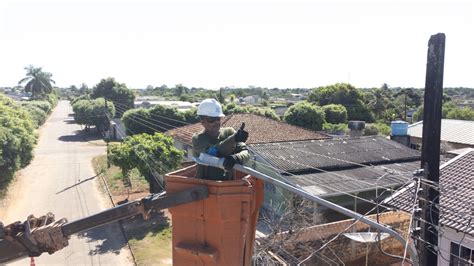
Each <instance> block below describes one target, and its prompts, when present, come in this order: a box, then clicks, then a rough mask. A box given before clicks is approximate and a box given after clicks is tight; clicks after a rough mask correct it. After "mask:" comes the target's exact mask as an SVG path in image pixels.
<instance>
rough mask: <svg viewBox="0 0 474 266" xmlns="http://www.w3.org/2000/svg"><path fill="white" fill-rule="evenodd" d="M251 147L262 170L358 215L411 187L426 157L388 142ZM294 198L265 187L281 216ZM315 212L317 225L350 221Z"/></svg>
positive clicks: (270, 203) (320, 209) (312, 142)
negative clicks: (381, 199)
mask: <svg viewBox="0 0 474 266" xmlns="http://www.w3.org/2000/svg"><path fill="white" fill-rule="evenodd" d="M249 147H250V149H251V151H252V152H253V153H254V155H255V161H256V163H255V165H254V166H253V167H254V168H255V169H256V170H258V171H260V172H263V173H266V174H268V175H271V176H273V177H275V178H278V179H280V180H282V181H284V182H287V183H290V184H293V185H294V186H296V187H299V188H301V189H303V190H305V191H307V192H309V193H311V194H313V195H317V196H320V197H322V198H327V199H328V200H330V201H333V202H335V203H337V204H339V205H341V206H344V207H347V208H350V209H353V210H355V211H358V212H365V211H367V210H369V209H370V208H371V207H373V204H368V203H367V201H371V200H373V199H375V198H376V197H378V196H381V195H382V194H383V193H386V192H387V191H389V192H390V190H392V189H394V188H397V187H400V186H402V185H404V184H406V183H407V182H409V181H410V180H411V179H412V176H411V175H412V174H411V173H412V172H413V171H415V170H416V169H418V168H419V166H420V157H421V156H420V152H419V151H417V150H413V149H410V148H408V147H406V146H404V145H402V144H399V143H397V142H394V141H391V140H389V139H386V138H384V137H382V136H367V137H360V138H347V137H346V138H340V139H322V140H302V141H292V142H279V143H261V144H250V145H249ZM384 191H385V192H384ZM385 195H388V193H387V194H385ZM354 196H356V197H358V198H359V200H357V199H355V198H354ZM292 197H293V194H292V193H291V192H288V191H286V190H284V189H281V188H279V187H275V186H273V185H272V184H266V185H265V202H264V206H265V207H267V208H269V209H271V210H272V211H273V212H276V213H277V214H282V213H283V211H284V210H287V209H288V208H289V206H290V204H293V203H292ZM310 208H312V209H308V212H312V213H313V217H312V218H313V222H314V223H324V222H331V221H337V220H340V219H343V218H344V216H342V215H339V214H337V213H335V212H333V211H331V210H327V209H326V208H325V207H322V206H318V205H317V204H314V205H313V206H310Z"/></svg>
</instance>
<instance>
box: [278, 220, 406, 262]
mask: <svg viewBox="0 0 474 266" xmlns="http://www.w3.org/2000/svg"><path fill="white" fill-rule="evenodd" d="M369 217H370V218H371V219H374V220H375V219H376V216H375V215H370V216H369ZM409 218H410V216H409V215H408V214H406V213H404V212H388V213H383V214H381V215H380V216H379V219H380V222H381V223H383V224H386V225H389V226H391V227H392V229H395V230H397V231H399V232H407V231H408V226H409V223H410V219H409ZM352 223H353V220H344V221H339V222H334V223H328V224H322V225H317V226H312V227H308V228H305V229H303V230H299V231H296V232H293V233H291V234H290V233H288V232H285V233H282V234H280V235H279V236H278V237H281V239H280V240H282V241H281V242H279V243H282V244H283V246H282V248H283V249H284V250H285V251H287V252H288V253H290V254H291V255H292V256H294V257H297V258H298V259H299V260H300V261H301V260H302V259H304V258H306V257H308V256H309V255H310V254H311V253H312V252H314V250H318V249H319V248H320V247H321V246H322V245H323V244H324V243H325V242H327V241H328V240H330V239H332V238H333V237H335V236H336V235H338V234H339V233H341V232H342V231H344V230H345V229H346V228H347V227H348V226H349V225H351V224H352ZM353 228H354V231H356V232H368V231H369V227H368V225H366V224H363V223H361V222H359V223H357V224H356V226H354V227H353ZM403 236H404V237H406V234H404V235H403ZM381 245H382V248H383V250H384V251H386V252H388V253H392V254H397V255H401V256H403V251H404V246H403V245H402V244H401V243H400V242H398V241H397V240H396V239H395V238H393V237H388V238H386V239H384V240H382V242H381ZM277 254H278V253H277ZM367 254H368V256H367V257H366V255H367ZM407 256H408V255H407ZM366 259H368V265H390V264H392V263H396V262H397V259H392V258H390V257H387V256H385V255H383V254H382V253H381V252H380V251H379V249H378V247H377V245H376V244H375V243H368V244H367V243H359V242H355V241H353V240H351V239H349V238H347V237H345V236H343V235H340V236H339V237H337V238H336V240H334V241H332V242H331V243H330V244H329V245H328V246H327V247H326V248H324V249H322V250H321V251H320V252H318V253H317V255H315V256H312V257H311V259H310V260H308V261H306V264H305V265H323V264H327V260H334V261H335V262H336V264H342V263H340V261H339V260H341V261H343V262H344V263H345V264H346V265H365V262H366ZM325 260H326V261H325ZM398 262H399V261H398Z"/></svg>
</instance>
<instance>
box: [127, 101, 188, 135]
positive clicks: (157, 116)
mask: <svg viewBox="0 0 474 266" xmlns="http://www.w3.org/2000/svg"><path fill="white" fill-rule="evenodd" d="M195 114H196V112H195V111H194V110H193V111H189V113H186V112H180V111H178V109H176V108H174V107H168V106H163V105H155V106H154V107H153V108H151V109H145V108H138V109H133V110H128V111H127V112H125V114H124V115H123V117H122V121H123V123H124V126H125V128H126V130H127V134H129V135H135V134H141V133H146V134H154V133H155V132H166V131H168V130H170V129H173V128H176V127H181V126H184V125H186V124H188V123H193V122H197V120H196V119H197V117H196V115H195ZM192 116H194V118H192Z"/></svg>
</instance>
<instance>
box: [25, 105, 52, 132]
mask: <svg viewBox="0 0 474 266" xmlns="http://www.w3.org/2000/svg"><path fill="white" fill-rule="evenodd" d="M22 107H23V109H25V111H26V112H27V113H28V114H29V115H30V117H31V121H32V122H33V125H34V126H35V128H38V127H39V126H41V125H42V124H44V122H45V121H46V118H47V117H48V116H47V114H46V113H45V112H44V110H43V109H41V108H39V107H38V106H37V105H34V104H28V103H23V104H22Z"/></svg>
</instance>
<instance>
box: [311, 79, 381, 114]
mask: <svg viewBox="0 0 474 266" xmlns="http://www.w3.org/2000/svg"><path fill="white" fill-rule="evenodd" d="M363 100H364V93H363V92H362V91H361V90H360V89H356V88H355V87H354V86H352V85H350V84H347V83H336V84H334V85H329V86H325V87H319V88H316V89H314V90H313V91H312V92H311V93H310V95H309V101H310V102H314V103H317V104H318V105H320V106H323V105H328V104H341V105H344V107H346V109H347V115H348V119H349V120H363V121H366V122H372V121H373V120H374V116H373V114H372V113H371V112H370V110H369V109H368V108H367V106H366V105H365V104H364V102H363Z"/></svg>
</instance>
